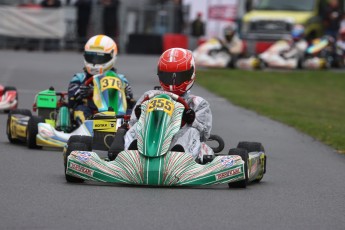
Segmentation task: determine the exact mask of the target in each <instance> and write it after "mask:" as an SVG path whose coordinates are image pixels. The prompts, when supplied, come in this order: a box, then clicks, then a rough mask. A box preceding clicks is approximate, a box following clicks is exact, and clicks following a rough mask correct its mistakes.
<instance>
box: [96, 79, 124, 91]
mask: <svg viewBox="0 0 345 230" xmlns="http://www.w3.org/2000/svg"><path fill="white" fill-rule="evenodd" d="M121 88H122V82H121V80H120V79H118V78H116V77H104V78H102V79H101V90H102V91H104V90H106V89H117V90H121Z"/></svg>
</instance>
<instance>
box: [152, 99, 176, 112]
mask: <svg viewBox="0 0 345 230" xmlns="http://www.w3.org/2000/svg"><path fill="white" fill-rule="evenodd" d="M154 110H160V111H163V112H165V113H167V114H168V115H169V116H171V115H172V113H173V111H174V104H173V103H172V102H171V101H169V100H167V99H165V98H155V99H153V100H151V101H150V103H149V105H148V109H147V113H149V112H152V111H154Z"/></svg>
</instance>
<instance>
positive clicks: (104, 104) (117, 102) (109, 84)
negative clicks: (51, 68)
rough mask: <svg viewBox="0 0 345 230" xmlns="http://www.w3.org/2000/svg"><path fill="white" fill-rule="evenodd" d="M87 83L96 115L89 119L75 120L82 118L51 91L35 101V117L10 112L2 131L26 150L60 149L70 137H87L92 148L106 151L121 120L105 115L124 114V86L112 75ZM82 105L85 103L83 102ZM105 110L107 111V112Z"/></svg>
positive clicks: (64, 98)
mask: <svg viewBox="0 0 345 230" xmlns="http://www.w3.org/2000/svg"><path fill="white" fill-rule="evenodd" d="M89 80H90V84H91V83H92V84H93V86H94V87H93V95H92V101H93V102H94V104H95V105H96V107H97V112H98V113H96V114H94V116H93V119H88V120H83V119H79V118H81V117H84V114H83V112H82V111H76V110H74V108H71V109H69V108H68V106H67V98H66V97H67V92H57V91H55V90H54V88H53V87H51V88H49V89H48V90H43V91H41V92H39V93H38V94H37V95H36V97H35V103H34V106H33V110H34V111H37V116H35V115H32V114H31V112H30V111H29V110H25V111H24V110H17V111H11V113H10V114H9V117H8V121H7V129H6V131H7V135H8V139H9V141H10V142H11V143H16V142H17V141H18V140H19V141H21V142H25V143H26V144H27V146H28V147H29V148H41V147H43V146H45V147H54V148H63V147H64V146H65V145H66V143H67V141H68V139H69V138H70V136H72V135H87V136H93V137H94V143H95V144H96V145H98V146H103V148H109V145H110V144H111V143H108V142H110V139H111V138H112V137H113V136H114V133H115V132H116V130H117V127H118V126H120V125H121V124H122V123H121V121H122V120H123V119H121V118H119V119H116V118H115V117H114V116H113V115H112V116H111V118H109V114H113V113H114V114H116V115H124V114H126V111H127V101H126V95H125V87H126V86H125V83H124V82H123V80H122V78H121V77H120V76H119V75H117V74H116V73H115V72H114V71H107V72H106V73H104V74H103V75H95V76H93V78H90V79H89ZM83 103H87V101H86V100H85V99H84V100H83ZM109 108H111V111H109V112H108V110H109ZM95 112H96V111H95ZM73 115H74V120H73V118H72V117H73ZM80 115H82V116H80ZM72 120H73V121H72ZM77 121H78V122H77Z"/></svg>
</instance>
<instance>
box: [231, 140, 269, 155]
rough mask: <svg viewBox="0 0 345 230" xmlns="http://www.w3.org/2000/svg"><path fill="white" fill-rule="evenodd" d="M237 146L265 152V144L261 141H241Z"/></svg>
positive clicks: (250, 150) (251, 150)
mask: <svg viewBox="0 0 345 230" xmlns="http://www.w3.org/2000/svg"><path fill="white" fill-rule="evenodd" d="M237 148H241V149H246V150H247V151H248V153H250V152H265V149H264V146H263V145H262V144H261V143H260V142H249V141H241V142H239V143H238V145H237Z"/></svg>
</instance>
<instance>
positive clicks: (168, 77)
mask: <svg viewBox="0 0 345 230" xmlns="http://www.w3.org/2000/svg"><path fill="white" fill-rule="evenodd" d="M157 75H158V78H159V83H160V84H161V86H162V88H163V89H164V90H165V91H168V92H171V93H174V94H177V95H183V94H184V93H185V92H187V91H188V90H189V89H190V88H192V86H193V83H194V80H195V62H194V57H193V55H192V52H191V51H190V50H187V49H182V48H172V49H168V50H166V51H165V52H164V53H163V54H162V55H161V56H160V58H159V61H158V69H157Z"/></svg>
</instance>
